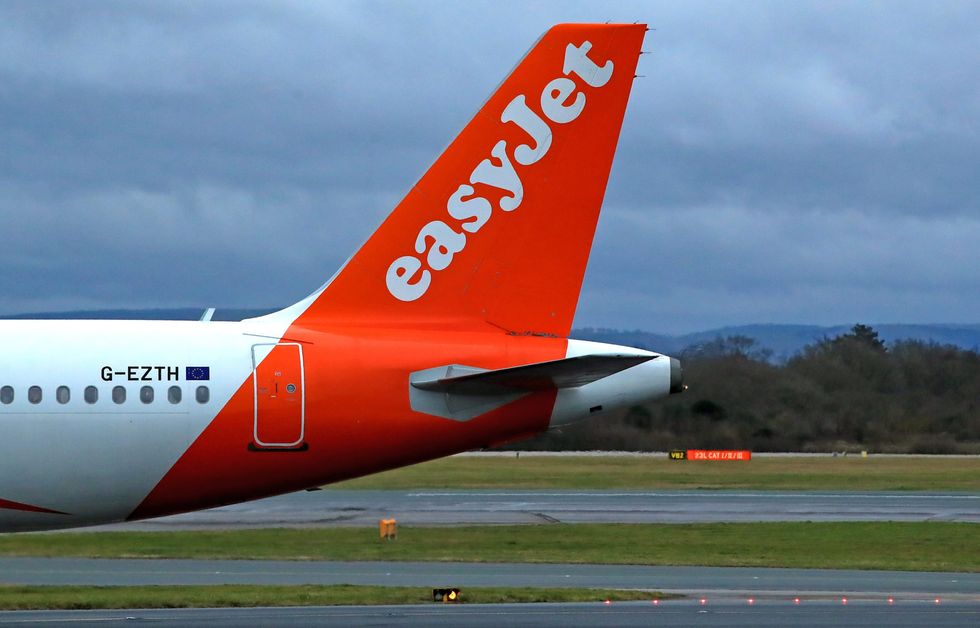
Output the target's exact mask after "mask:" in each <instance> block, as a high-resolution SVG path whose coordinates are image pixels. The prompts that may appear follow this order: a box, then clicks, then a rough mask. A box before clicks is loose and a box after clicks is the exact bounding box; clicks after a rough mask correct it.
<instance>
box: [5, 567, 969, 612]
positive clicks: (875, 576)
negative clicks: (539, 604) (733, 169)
mask: <svg viewBox="0 0 980 628" xmlns="http://www.w3.org/2000/svg"><path fill="white" fill-rule="evenodd" d="M0 584H23V585H96V586H124V585H181V584H183V585H209V584H279V585H290V584H377V585H389V586H423V587H446V586H458V587H474V586H484V587H494V586H512V587H525V586H526V587H532V586H533V587H581V588H611V589H647V590H656V591H665V592H674V593H682V594H685V595H695V596H702V595H708V594H711V595H743V594H755V595H762V594H765V595H776V596H781V597H784V598H787V597H795V596H798V595H807V596H815V597H826V596H841V595H850V596H852V597H853V596H859V595H860V596H871V597H874V598H876V599H885V598H887V597H888V596H889V595H892V596H903V599H913V598H915V599H934V598H935V597H936V596H943V597H946V598H957V599H962V600H966V601H974V602H978V603H980V573H941V572H916V571H857V570H844V569H774V568H756V567H669V566H668V567H664V566H645V565H571V564H540V563H449V562H384V561H358V562H347V561H287V560H282V561H280V560H174V559H156V560H155V559H96V558H26V557H13V558H0Z"/></svg>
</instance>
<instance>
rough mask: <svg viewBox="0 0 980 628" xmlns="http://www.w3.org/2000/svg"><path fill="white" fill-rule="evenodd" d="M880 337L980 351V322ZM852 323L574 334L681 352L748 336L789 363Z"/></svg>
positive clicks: (892, 330) (897, 328)
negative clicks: (671, 333)
mask: <svg viewBox="0 0 980 628" xmlns="http://www.w3.org/2000/svg"><path fill="white" fill-rule="evenodd" d="M871 326H872V327H874V328H875V330H876V331H877V332H878V337H879V338H881V339H882V340H884V341H885V342H886V343H893V342H895V341H897V340H920V341H923V342H935V343H937V344H943V345H947V344H948V345H954V346H957V347H959V348H961V349H967V350H971V351H977V350H980V325H947V324H933V325H903V324H885V325H871ZM851 327H852V325H835V326H829V327H821V326H818V325H739V326H734V327H720V328H718V329H710V330H707V331H699V332H694V333H691V334H683V335H679V336H669V335H665V334H655V333H650V332H646V331H639V330H637V331H621V330H616V329H597V328H589V327H587V328H583V329H576V330H574V331H573V332H572V333H573V335H574V337H575V338H581V339H582V340H595V341H597V342H610V343H613V344H622V345H629V346H633V347H639V348H641V349H650V350H653V351H658V352H663V353H668V354H670V353H675V354H676V353H680V352H681V351H683V350H684V349H685V348H687V347H690V346H694V345H698V344H702V343H705V342H709V341H711V340H714V339H716V338H719V337H721V338H724V337H727V336H746V337H748V338H752V339H753V340H755V341H756V343H757V345H758V346H759V347H760V348H763V349H769V350H770V351H772V360H773V361H774V362H785V361H786V360H788V359H789V358H791V357H793V356H794V355H796V354H797V353H798V352H799V351H800V350H801V349H803V347H805V346H807V345H809V344H813V343H814V342H817V341H819V340H821V339H823V338H834V337H836V336H840V335H841V334H846V333H847V332H849V331H850V330H851Z"/></svg>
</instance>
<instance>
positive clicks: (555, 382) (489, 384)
mask: <svg viewBox="0 0 980 628" xmlns="http://www.w3.org/2000/svg"><path fill="white" fill-rule="evenodd" d="M657 357H659V356H656V355H635V354H633V355H631V354H607V355H583V356H577V357H573V358H565V359H562V360H553V361H550V362H539V363H537V364H527V365H524V366H514V367H510V368H503V369H496V370H492V371H484V370H479V369H474V368H472V367H460V366H457V365H452V366H449V367H443V368H442V369H439V370H441V373H440V375H441V376H436V377H433V376H432V374H433V371H434V370H436V369H428V370H427V371H423V372H420V373H416V374H413V375H416V376H420V375H423V377H413V378H412V381H411V384H412V386H413V387H414V388H417V389H419V390H427V391H432V392H441V393H448V394H455V395H494V394H500V393H502V392H522V391H523V392H531V391H536V390H554V389H557V388H577V387H579V386H584V385H585V384H589V383H591V382H594V381H596V380H600V379H602V378H603V377H608V376H610V375H613V374H615V373H618V372H620V371H623V370H626V369H628V368H630V367H631V366H636V365H637V364H642V363H643V362H647V361H649V360H652V359H654V358H657ZM458 373H462V374H458ZM424 374H428V375H429V377H424Z"/></svg>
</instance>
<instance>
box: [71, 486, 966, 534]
mask: <svg viewBox="0 0 980 628" xmlns="http://www.w3.org/2000/svg"><path fill="white" fill-rule="evenodd" d="M388 517H394V518H396V519H397V520H398V522H399V523H400V524H407V525H461V524H475V525H486V524H516V523H556V522H564V523H698V522H720V521H732V522H738V521H745V522H749V521H965V522H973V523H980V495H978V494H975V493H955V492H946V493H939V492H913V491H909V492H848V491H838V492H806V491H729V490H700V491H690V490H688V491H685V490H658V491H574V490H565V491H563V490H548V491H540V490H537V491H518V490H467V491H460V490H451V491H420V490H410V491H348V490H334V489H328V490H323V491H303V492H299V493H291V494H289V495H280V496H278V497H272V498H269V499H262V500H258V501H254V502H247V503H244V504H235V505H231V506H224V507H222V508H213V509H211V510H205V511H201V512H194V513H187V514H183V515H174V516H171V517H163V518H160V519H152V520H149V521H137V522H129V523H124V524H116V525H112V526H99V527H95V528H86V529H87V530H92V531H100V530H127V529H128V530H185V529H186V530H190V529H219V528H221V529H224V528H256V527H283V526H292V527H310V526H366V525H371V526H373V525H377V522H378V519H381V518H388Z"/></svg>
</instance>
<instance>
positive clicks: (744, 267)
mask: <svg viewBox="0 0 980 628" xmlns="http://www.w3.org/2000/svg"><path fill="white" fill-rule="evenodd" d="M978 17H980V8H977V7H976V5H974V4H971V3H944V4H942V5H936V6H931V5H922V4H920V3H901V2H899V3H889V4H887V5H883V4H865V3H834V4H829V5H828V4H827V3H819V2H813V3H782V2H752V3H746V2H708V3H700V2H676V3H675V2H665V3H656V4H651V3H646V2H622V3H616V4H615V5H612V6H608V5H607V3H601V2H589V1H582V2H573V3H566V2H547V1H541V2H533V3H490V2H471V3H448V2H447V3H443V2H430V3H422V4H421V5H419V4H408V3H399V2H370V3H354V2H350V3H346V2H330V3H319V2H309V3H305V2H296V3H280V2H260V1H254V2H234V3H224V2H209V3H197V4H186V3H179V2H172V3H171V2H156V3H138V4H134V3H130V2H100V3H94V4H93V3H75V2H64V3H59V2H48V3H43V4H37V3H33V2H8V3H4V4H3V5H2V6H0V216H3V218H4V222H5V223H6V225H5V228H4V236H3V237H4V244H5V249H4V253H3V256H2V257H0V259H2V261H3V263H2V266H0V280H2V286H3V290H2V295H3V296H2V297H0V312H6V313H16V312H22V311H27V310H37V309H71V308H76V307H120V306H127V307H148V306H181V305H200V306H206V305H219V306H222V305H224V306H247V305H256V306H269V305H276V304H286V303H288V302H291V301H294V300H296V299H299V298H301V297H302V296H304V295H305V294H306V293H308V292H309V291H311V290H313V289H314V288H316V287H317V286H318V285H319V284H320V283H321V282H322V281H323V280H325V279H326V278H327V277H328V276H330V274H332V272H333V271H334V270H335V269H336V268H337V267H338V266H339V265H340V264H341V263H342V262H343V260H344V259H346V258H347V256H348V255H350V254H351V253H352V252H353V250H354V249H355V248H356V247H357V246H358V245H359V244H360V242H362V241H363V240H364V239H365V238H366V237H367V236H368V235H369V234H370V232H371V231H372V230H373V229H374V227H375V226H376V225H377V224H378V223H379V222H380V221H381V220H382V219H383V218H384V216H385V215H386V214H387V212H388V211H390V209H391V208H392V207H393V206H394V205H395V203H397V201H398V200H399V199H400V197H401V196H402V195H403V194H404V192H405V191H407V190H408V189H409V187H410V186H411V185H412V184H413V183H414V182H415V181H416V180H417V179H418V178H419V176H421V174H422V173H423V172H424V170H425V168H426V167H427V166H428V165H429V164H430V163H431V162H432V161H433V160H434V159H435V157H436V156H437V155H438V153H439V151H440V150H441V149H442V148H443V147H445V146H446V145H447V144H448V142H449V141H450V140H451V139H452V137H453V136H454V135H455V134H456V133H457V132H458V131H459V129H460V128H462V126H463V125H464V124H465V123H466V122H467V120H468V119H469V117H470V116H471V115H472V114H473V112H475V111H476V109H477V108H478V107H479V106H480V104H481V103H482V102H483V101H484V99H485V98H486V97H487V95H488V94H489V93H490V91H491V90H492V89H493V88H494V87H495V86H496V85H497V84H498V82H499V81H500V79H501V78H502V77H503V75H504V74H505V73H506V72H507V71H508V70H509V69H510V68H511V67H512V66H513V64H514V63H515V62H516V60H517V59H518V58H519V57H520V55H521V54H522V53H523V51H524V50H526V49H527V47H528V46H529V45H530V44H531V43H532V42H533V41H534V39H535V37H537V36H538V35H539V34H540V33H541V32H542V31H543V30H544V29H545V28H547V26H549V25H550V24H552V23H555V22H559V21H587V20H595V19H597V18H598V19H601V20H606V19H611V20H614V21H615V20H624V21H635V20H640V21H647V22H649V23H650V24H651V25H652V26H654V27H655V28H656V30H655V31H652V32H650V33H649V34H648V38H647V42H646V46H645V47H646V49H648V50H649V51H650V52H651V54H649V55H646V56H644V57H643V58H642V59H641V63H640V68H639V73H640V74H643V75H644V78H641V79H638V80H637V82H636V84H635V87H634V90H633V94H632V96H631V102H630V108H629V110H628V112H627V117H626V121H625V123H624V131H623V135H622V138H621V142H620V149H619V153H618V154H617V158H616V163H615V165H614V168H613V174H612V177H611V179H610V185H609V190H608V193H607V197H606V198H607V202H606V207H605V209H604V214H603V216H602V218H601V220H600V225H599V230H598V232H597V237H596V243H595V246H594V248H593V258H592V261H591V263H590V266H589V271H588V274H587V277H586V282H585V286H584V289H583V296H582V299H581V301H580V303H581V305H580V311H579V316H578V318H577V321H576V322H577V323H578V324H580V325H606V326H623V327H644V328H648V329H653V330H669V331H690V330H693V329H697V328H701V327H709V326H715V325H723V324H730V323H736V322H739V323H743V322H744V323H748V322H756V321H774V322H812V323H836V322H850V321H853V320H858V319H860V320H867V321H886V320H888V321H903V322H935V321H975V320H976V314H975V312H976V311H977V305H978V303H977V297H975V296H974V295H976V294H978V293H980V291H978V290H977V288H978V286H977V281H978V280H977V278H976V277H975V276H974V275H975V273H974V272H972V271H973V269H974V268H977V267H978V264H977V262H978V261H980V260H978V259H977V254H976V253H975V252H974V247H973V246H972V243H973V242H976V241H977V236H978V235H980V234H978V229H980V227H978V222H977V221H978V216H980V207H978V204H980V201H978V199H980V189H978V188H980V180H978V179H977V177H976V175H975V169H976V166H975V162H976V155H977V154H980V131H978V129H977V126H976V120H977V119H980V95H978V92H977V91H976V87H975V82H976V81H975V77H976V76H978V75H980V54H978V53H980V50H978V48H980V45H978V44H977V43H976V33H975V30H976V29H975V25H976V24H977V23H978Z"/></svg>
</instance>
